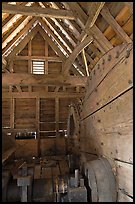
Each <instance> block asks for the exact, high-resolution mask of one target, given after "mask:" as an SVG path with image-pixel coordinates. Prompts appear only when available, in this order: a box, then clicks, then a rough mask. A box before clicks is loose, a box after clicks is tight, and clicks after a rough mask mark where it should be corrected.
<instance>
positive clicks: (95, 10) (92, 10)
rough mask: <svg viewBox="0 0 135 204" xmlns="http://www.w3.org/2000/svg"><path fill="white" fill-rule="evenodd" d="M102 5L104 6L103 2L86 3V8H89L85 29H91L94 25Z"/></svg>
mask: <svg viewBox="0 0 135 204" xmlns="http://www.w3.org/2000/svg"><path fill="white" fill-rule="evenodd" d="M104 4H105V2H91V3H88V6H89V11H88V15H89V18H88V20H87V23H86V27H89V28H91V27H92V26H93V25H94V23H95V22H96V20H97V18H98V16H99V14H100V11H101V9H102V8H103V6H104Z"/></svg>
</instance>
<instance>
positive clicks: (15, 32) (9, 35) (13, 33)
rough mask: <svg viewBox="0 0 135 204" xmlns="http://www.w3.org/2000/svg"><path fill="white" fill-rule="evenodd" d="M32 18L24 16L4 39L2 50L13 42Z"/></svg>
mask: <svg viewBox="0 0 135 204" xmlns="http://www.w3.org/2000/svg"><path fill="white" fill-rule="evenodd" d="M29 19H30V17H26V16H23V17H22V18H21V19H20V20H19V21H18V22H17V23H16V24H15V25H14V26H13V27H12V28H11V29H10V30H9V32H7V33H6V34H5V35H4V36H3V38H2V49H3V48H4V47H5V46H6V45H5V43H7V42H9V41H10V39H11V40H12V39H13V37H14V36H15V35H16V34H17V33H18V32H19V29H20V28H21V27H22V25H24V24H26V23H27V21H28V20H29Z"/></svg>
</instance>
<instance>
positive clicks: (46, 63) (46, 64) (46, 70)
mask: <svg viewBox="0 0 135 204" xmlns="http://www.w3.org/2000/svg"><path fill="white" fill-rule="evenodd" d="M45 56H46V57H48V43H47V42H46V41H45ZM45 74H48V61H47V60H46V61H45Z"/></svg>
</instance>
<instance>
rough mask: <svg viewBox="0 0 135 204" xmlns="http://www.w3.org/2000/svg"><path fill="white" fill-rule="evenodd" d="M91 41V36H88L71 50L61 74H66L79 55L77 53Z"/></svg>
mask: <svg viewBox="0 0 135 204" xmlns="http://www.w3.org/2000/svg"><path fill="white" fill-rule="evenodd" d="M92 41H93V37H92V36H88V37H87V38H85V39H84V41H82V42H81V43H80V44H79V45H78V46H76V48H75V49H74V50H73V52H72V53H71V55H70V56H69V58H68V59H67V60H66V62H65V64H64V66H63V73H64V74H67V73H68V71H69V69H70V67H71V65H72V63H73V62H74V60H75V58H76V57H77V56H78V55H79V53H80V52H81V51H82V49H84V48H85V47H87V46H88V45H89V44H90V43H91V42H92Z"/></svg>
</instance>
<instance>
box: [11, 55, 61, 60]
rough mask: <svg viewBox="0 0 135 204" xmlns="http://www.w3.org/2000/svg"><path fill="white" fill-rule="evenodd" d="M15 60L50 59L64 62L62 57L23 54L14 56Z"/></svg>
mask: <svg viewBox="0 0 135 204" xmlns="http://www.w3.org/2000/svg"><path fill="white" fill-rule="evenodd" d="M14 60H37V61H38V60H39V61H48V62H49V61H50V62H53V61H54V62H62V59H61V57H55V56H54V57H53V56H52V57H51V56H50V57H47V56H21V55H18V56H15V57H14Z"/></svg>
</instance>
